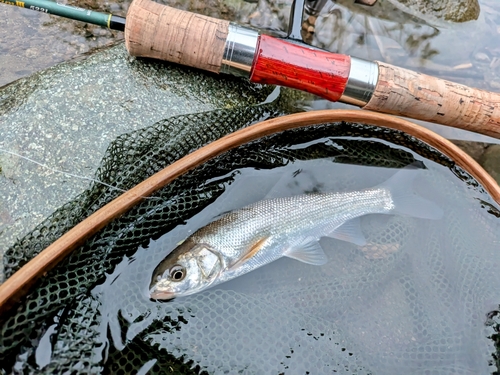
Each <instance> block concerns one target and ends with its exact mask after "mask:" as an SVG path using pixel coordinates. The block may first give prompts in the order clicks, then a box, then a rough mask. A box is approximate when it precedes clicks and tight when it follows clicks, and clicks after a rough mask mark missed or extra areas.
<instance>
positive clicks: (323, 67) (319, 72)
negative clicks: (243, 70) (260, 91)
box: [250, 35, 351, 102]
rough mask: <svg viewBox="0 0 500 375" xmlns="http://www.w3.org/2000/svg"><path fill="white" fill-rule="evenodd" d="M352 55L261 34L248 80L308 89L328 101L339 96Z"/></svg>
mask: <svg viewBox="0 0 500 375" xmlns="http://www.w3.org/2000/svg"><path fill="white" fill-rule="evenodd" d="M350 68H351V58H350V57H349V56H347V55H340V54H337V53H331V52H326V51H322V50H318V49H312V48H309V47H305V46H303V45H298V44H294V43H290V42H287V41H285V40H283V39H278V38H273V37H271V36H267V35H260V37H259V44H258V46H257V54H256V56H255V59H254V64H253V69H252V73H251V76H250V81H251V82H254V83H264V84H268V85H280V86H285V87H290V88H293V89H299V90H303V91H307V92H310V93H312V94H315V95H318V96H321V97H322V98H325V99H328V100H330V101H333V102H335V101H337V100H339V99H340V98H341V97H342V94H343V92H344V90H345V88H346V84H347V80H348V78H349V70H350Z"/></svg>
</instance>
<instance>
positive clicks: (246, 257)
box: [228, 237, 269, 270]
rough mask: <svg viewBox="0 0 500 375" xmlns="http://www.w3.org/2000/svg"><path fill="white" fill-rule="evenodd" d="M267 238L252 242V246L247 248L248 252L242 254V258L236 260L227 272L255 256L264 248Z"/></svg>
mask: <svg viewBox="0 0 500 375" xmlns="http://www.w3.org/2000/svg"><path fill="white" fill-rule="evenodd" d="M268 238H269V237H262V238H259V239H258V240H257V241H255V242H253V243H252V245H251V246H250V247H249V248H248V250H247V251H246V252H245V253H244V254H243V256H242V257H241V258H240V259H238V260H237V261H236V262H235V263H234V264H233V265H231V266H230V267H229V268H228V270H233V269H235V268H237V267H239V266H241V265H242V264H243V263H245V262H246V261H247V260H249V259H251V258H252V257H253V256H254V255H255V254H257V253H258V252H259V251H260V250H261V249H262V248H263V247H264V245H265V244H266V241H267V239H268Z"/></svg>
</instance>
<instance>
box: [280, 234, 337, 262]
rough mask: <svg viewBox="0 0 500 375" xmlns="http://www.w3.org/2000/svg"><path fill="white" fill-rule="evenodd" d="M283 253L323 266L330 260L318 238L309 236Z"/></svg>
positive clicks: (289, 256)
mask: <svg viewBox="0 0 500 375" xmlns="http://www.w3.org/2000/svg"><path fill="white" fill-rule="evenodd" d="M283 255H284V256H286V257H288V258H292V259H296V260H299V261H301V262H304V263H307V264H313V265H315V266H321V265H323V264H325V263H326V262H328V258H327V257H326V255H325V252H324V251H323V249H322V248H321V246H320V244H319V242H318V241H317V239H310V238H309V239H307V240H306V241H303V242H302V243H300V244H299V245H298V246H294V247H291V248H289V249H288V250H287V251H285V253H284V254H283Z"/></svg>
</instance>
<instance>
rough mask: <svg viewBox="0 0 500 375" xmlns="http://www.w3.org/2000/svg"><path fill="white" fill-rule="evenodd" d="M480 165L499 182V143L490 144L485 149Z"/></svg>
mask: <svg viewBox="0 0 500 375" xmlns="http://www.w3.org/2000/svg"><path fill="white" fill-rule="evenodd" d="M481 165H482V166H483V168H484V169H485V170H486V171H487V172H488V173H489V174H490V175H491V176H492V177H493V178H494V179H495V181H496V182H497V183H498V184H500V145H491V146H489V147H488V148H487V149H486V151H485V152H484V154H483V156H482V158H481Z"/></svg>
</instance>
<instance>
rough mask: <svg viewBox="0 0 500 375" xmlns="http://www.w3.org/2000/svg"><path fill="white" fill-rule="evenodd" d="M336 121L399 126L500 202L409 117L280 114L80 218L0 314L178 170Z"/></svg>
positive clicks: (465, 159)
mask: <svg viewBox="0 0 500 375" xmlns="http://www.w3.org/2000/svg"><path fill="white" fill-rule="evenodd" d="M338 121H348V122H357V123H363V124H367V125H375V126H380V127H384V128H390V129H395V130H400V131H403V132H405V133H407V134H409V135H411V136H413V137H415V138H418V139H420V140H421V141H423V142H425V143H427V144H428V145H430V146H431V147H434V148H435V149H437V150H438V151H440V152H441V153H443V154H444V155H446V156H448V157H449V158H451V159H452V160H454V161H455V163H456V164H457V165H458V166H460V167H461V168H463V169H464V170H466V171H467V172H468V173H469V174H470V175H472V176H473V177H474V178H475V179H476V180H477V181H478V182H479V183H480V184H481V185H482V186H483V187H484V189H485V190H486V191H487V192H488V193H489V194H490V195H491V197H492V198H493V199H494V200H495V201H496V202H497V203H499V204H500V187H499V186H498V185H497V183H496V182H495V180H494V179H493V178H492V177H491V176H490V175H489V174H488V173H487V172H486V171H485V170H484V169H483V168H482V167H481V166H480V165H479V164H478V163H477V162H476V161H474V160H473V159H472V158H471V157H470V156H468V155H467V154H466V153H465V152H464V151H462V150H461V149H459V148H458V147H457V146H455V145H454V144H453V143H451V142H450V141H448V140H447V139H445V138H443V137H441V136H440V135H438V134H436V133H434V132H432V131H430V130H429V129H426V128H424V127H422V126H419V125H416V124H414V123H412V122H410V121H407V120H403V119H401V118H398V117H393V116H390V115H385V114H382V113H375V112H370V111H360V110H322V111H314V112H305V113H296V114H292V115H287V116H281V117H278V118H274V119H270V120H266V121H262V122H259V123H256V124H254V125H251V126H249V127H247V128H244V129H241V130H238V131H236V132H234V133H231V134H228V135H226V136H225V137H222V138H220V139H218V140H216V141H214V142H212V143H210V144H208V145H206V146H204V147H202V148H200V149H198V150H196V151H194V152H192V153H191V154H189V155H187V156H185V157H183V158H181V159H179V160H178V161H176V162H174V163H172V164H170V165H169V166H167V167H165V168H164V169H163V170H161V171H160V172H158V173H156V174H154V175H153V176H151V177H149V178H148V179H146V180H144V181H143V182H141V183H140V184H138V185H136V186H135V187H134V188H132V189H130V190H128V191H127V192H125V193H123V194H122V195H120V196H119V197H118V198H116V199H115V200H113V201H111V202H110V203H108V204H107V205H105V206H104V207H102V208H101V209H99V210H98V211H96V212H95V213H94V214H92V215H91V216H89V217H88V218H86V219H85V220H83V221H82V222H80V223H79V224H78V225H76V226H75V227H73V228H72V229H71V230H70V231H68V232H67V233H65V234H64V235H63V236H62V237H60V238H59V239H58V240H56V241H55V242H54V243H52V244H51V245H50V246H48V247H47V248H46V249H45V250H43V251H42V252H41V253H40V254H38V255H37V256H36V257H35V258H33V259H32V260H31V261H30V262H28V263H27V264H26V265H25V266H23V267H22V268H21V269H20V270H19V271H17V272H16V273H15V274H14V275H12V276H11V277H10V278H9V279H7V280H6V281H5V282H4V283H3V284H2V285H0V315H3V314H6V313H7V312H8V311H9V310H10V308H12V307H13V306H14V305H15V304H16V303H17V302H18V301H19V300H20V299H21V298H22V297H23V296H25V295H26V294H27V293H28V292H29V289H30V287H31V286H32V285H33V284H34V283H35V282H36V281H37V280H38V279H39V278H40V277H42V276H43V275H44V274H46V273H47V272H48V271H49V270H51V269H52V268H54V267H55V266H56V265H57V264H58V263H59V262H60V261H61V260H63V259H64V258H65V257H66V256H67V255H69V254H70V253H71V252H72V251H73V250H74V249H76V248H77V247H78V246H80V245H82V244H83V243H84V242H85V241H86V240H87V239H88V238H90V237H91V236H93V235H94V234H96V233H97V232H98V231H99V230H101V229H102V228H103V227H104V226H106V225H107V224H108V223H109V222H110V221H111V220H113V219H115V218H117V217H119V216H121V215H122V214H124V213H125V212H127V211H128V210H129V209H131V208H132V207H134V206H135V205H136V204H138V203H139V202H141V201H142V200H143V199H145V197H148V196H150V195H151V194H153V193H154V192H155V191H157V190H158V189H161V188H162V187H164V186H165V185H167V184H168V183H170V182H172V181H173V180H174V179H176V178H177V177H179V176H181V175H182V174H184V173H186V172H188V171H190V170H191V169H193V168H195V167H197V166H198V165H200V164H202V163H204V162H206V161H208V160H210V159H212V158H214V157H216V156H218V155H220V154H222V153H224V152H226V151H228V150H230V149H232V148H235V147H238V146H241V145H243V144H245V143H248V142H250V141H254V140H256V139H259V138H261V137H264V136H267V135H271V134H274V133H278V132H282V131H285V130H290V129H294V128H299V127H304V126H310V125H318V124H322V123H328V122H338Z"/></svg>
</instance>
